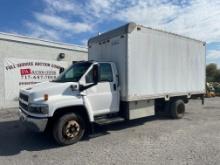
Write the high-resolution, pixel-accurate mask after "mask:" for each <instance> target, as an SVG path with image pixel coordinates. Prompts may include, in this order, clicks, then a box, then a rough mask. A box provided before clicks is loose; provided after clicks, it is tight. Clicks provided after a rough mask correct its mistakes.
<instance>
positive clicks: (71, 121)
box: [53, 113, 85, 145]
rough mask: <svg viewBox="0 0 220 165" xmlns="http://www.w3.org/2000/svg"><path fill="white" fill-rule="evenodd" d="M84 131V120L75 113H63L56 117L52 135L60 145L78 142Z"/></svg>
mask: <svg viewBox="0 0 220 165" xmlns="http://www.w3.org/2000/svg"><path fill="white" fill-rule="evenodd" d="M84 133H85V122H84V120H83V119H82V118H81V116H79V115H78V114H75V113H68V114H64V115H63V116H61V117H60V118H58V119H57V120H56V121H55V123H54V127H53V137H54V139H55V141H56V142H57V143H58V144H60V145H70V144H74V143H76V142H78V141H79V140H80V139H81V138H82V137H83V135H84Z"/></svg>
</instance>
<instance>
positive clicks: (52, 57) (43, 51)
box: [0, 33, 88, 109]
mask: <svg viewBox="0 0 220 165" xmlns="http://www.w3.org/2000/svg"><path fill="white" fill-rule="evenodd" d="M60 53H64V54H65V58H64V59H62V61H67V62H68V63H69V64H71V63H72V61H80V60H87V58H88V53H87V48H86V47H83V46H77V45H67V44H63V43H55V42H51V41H44V40H38V39H33V38H28V37H23V36H15V35H10V34H5V33H0V109H2V108H8V107H16V106H17V101H6V100H5V92H6V91H5V89H4V86H5V81H4V77H5V76H4V60H5V58H18V59H33V60H48V61H61V60H60V59H59V58H58V56H59V54H60Z"/></svg>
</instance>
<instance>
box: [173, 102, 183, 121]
mask: <svg viewBox="0 0 220 165" xmlns="http://www.w3.org/2000/svg"><path fill="white" fill-rule="evenodd" d="M184 113H185V104H184V102H183V100H180V99H179V100H175V101H173V102H172V103H171V106H170V114H171V117H172V118H173V119H181V118H183V116H184Z"/></svg>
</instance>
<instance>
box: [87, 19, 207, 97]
mask: <svg viewBox="0 0 220 165" xmlns="http://www.w3.org/2000/svg"><path fill="white" fill-rule="evenodd" d="M88 45H89V49H88V53H89V55H88V56H89V57H88V58H89V60H96V61H112V62H115V63H116V66H117V69H118V72H119V81H120V87H121V100H122V101H135V100H145V99H152V98H162V97H172V96H181V95H188V96H190V95H193V94H202V93H204V92H205V66H206V64H205V54H206V46H205V43H204V42H202V41H198V40H194V39H190V38H188V37H184V36H180V35H176V34H173V33H168V32H164V31H160V30H155V29H151V28H146V27H143V26H140V25H136V24H134V23H130V24H128V25H125V26H122V27H120V28H118V29H115V30H112V31H110V32H107V33H104V34H102V35H99V36H97V37H94V38H92V39H90V40H89V43H88Z"/></svg>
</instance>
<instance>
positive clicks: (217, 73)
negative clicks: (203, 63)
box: [214, 69, 220, 82]
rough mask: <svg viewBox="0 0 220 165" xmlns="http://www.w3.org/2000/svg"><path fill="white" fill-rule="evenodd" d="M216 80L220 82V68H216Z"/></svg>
mask: <svg viewBox="0 0 220 165" xmlns="http://www.w3.org/2000/svg"><path fill="white" fill-rule="evenodd" d="M214 80H215V82H220V69H218V70H216V72H215V76H214Z"/></svg>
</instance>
